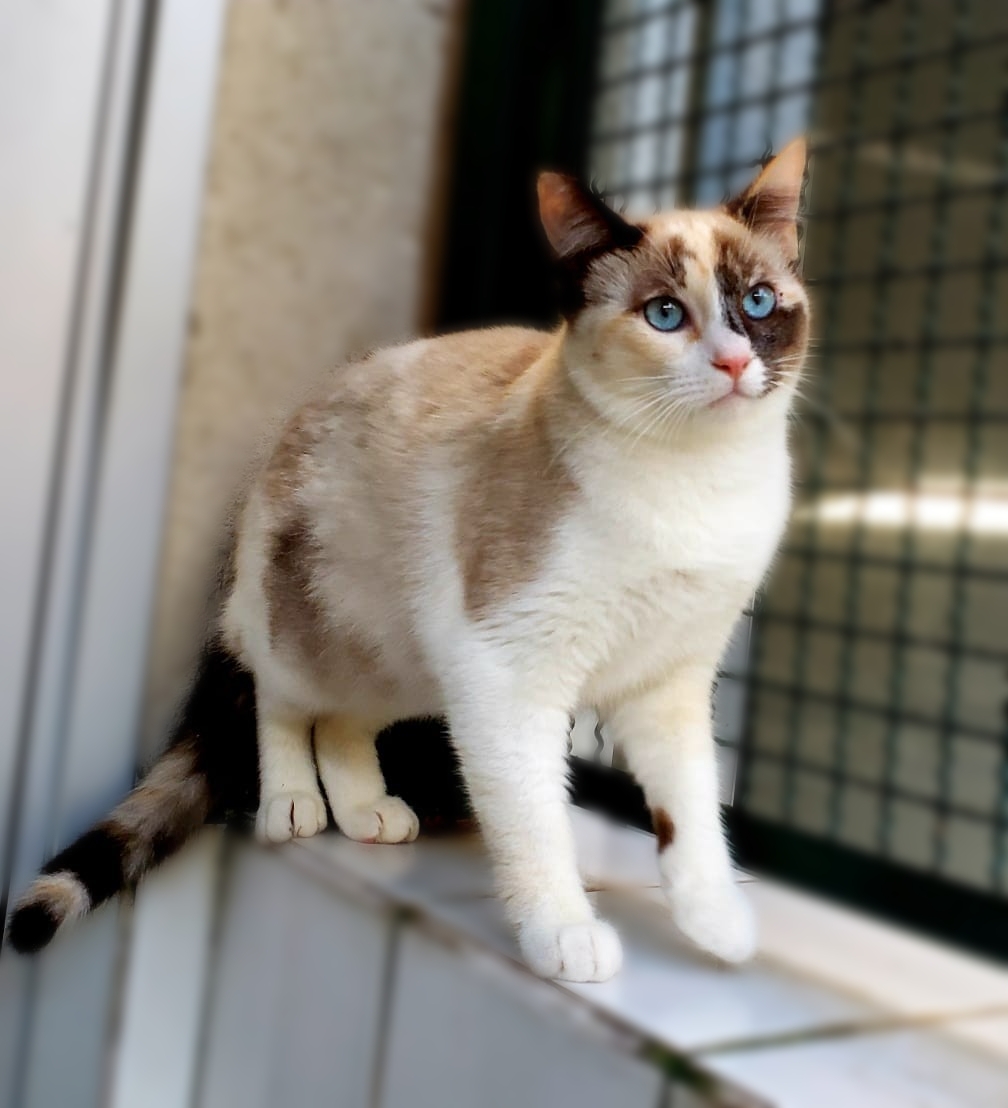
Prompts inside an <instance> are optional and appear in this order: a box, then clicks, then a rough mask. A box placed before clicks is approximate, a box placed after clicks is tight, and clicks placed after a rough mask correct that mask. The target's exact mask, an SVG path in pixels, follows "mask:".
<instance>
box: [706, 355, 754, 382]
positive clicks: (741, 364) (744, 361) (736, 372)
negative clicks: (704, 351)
mask: <svg viewBox="0 0 1008 1108" xmlns="http://www.w3.org/2000/svg"><path fill="white" fill-rule="evenodd" d="M751 361H752V353H751V351H749V350H740V349H738V348H737V347H736V348H735V349H733V350H716V351H715V352H714V354H713V356H712V357H711V365H712V366H713V367H714V368H715V369H719V370H721V372H722V373H727V374H728V376H729V377H730V378H731V379H732V380H733V381H737V380H738V379H739V378H740V377H741V376H742V374H743V373H745V369H746V366H747V365H748V364H749V363H750V362H751Z"/></svg>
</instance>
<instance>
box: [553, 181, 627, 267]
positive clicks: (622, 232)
mask: <svg viewBox="0 0 1008 1108" xmlns="http://www.w3.org/2000/svg"><path fill="white" fill-rule="evenodd" d="M538 191H539V218H540V219H541V220H542V225H543V230H544V231H545V232H546V238H547V240H548V241H549V244H550V246H551V247H552V248H553V252H554V253H555V254H556V256H557V258H558V259H559V260H560V261H561V262H563V263H564V264H565V265H566V266H568V267H571V268H574V269H579V268H584V267H586V266H587V264H588V263H589V262H590V261H591V260H592V259H593V258H597V257H598V256H599V255H600V254H606V253H608V252H609V251H610V250H628V249H630V248H631V247H634V246H636V245H637V243H638V242H640V240H641V237H642V236H643V234H644V232H643V231H642V230H641V229H640V228H639V227H635V226H634V225H633V224H632V223H627V221H626V220H625V219H623V218H622V217H621V216H620V215H618V214H617V213H616V212H614V211H613V210H612V208H610V207H608V206H607V205H606V204H605V203H603V201H602V200H601V198H600V197H598V196H596V195H595V194H594V193H593V192H591V191H590V190H589V189H586V188H585V187H584V186H583V185H582V184H581V183H580V181H578V180H577V178H575V177H571V176H569V175H568V174H566V173H551V172H545V173H540V174H539V181H538Z"/></svg>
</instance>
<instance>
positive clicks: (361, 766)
mask: <svg viewBox="0 0 1008 1108" xmlns="http://www.w3.org/2000/svg"><path fill="white" fill-rule="evenodd" d="M375 734H376V728H375V727H374V725H373V724H369V723H367V722H365V721H363V720H358V719H354V718H352V717H348V716H327V717H325V718H322V719H319V720H317V721H316V724H315V757H316V759H317V760H318V770H319V776H320V777H321V778H322V785H323V787H324V788H325V791H326V796H327V797H328V798H329V807H330V808H332V813H333V818H334V819H335V820H336V823H337V825H338V826H339V829H340V830H341V831H342V832H343V834H344V835H346V836H347V838H350V839H356V840H357V841H358V842H364V843H408V842H412V841H413V840H414V839H415V838H416V837H417V834H418V832H419V830H420V821H419V820H418V819H417V817H416V815H415V813H414V812H413V809H412V808H410V806H409V805H408V804H407V803H406V802H405V801H403V800H400V799H399V797H397V796H389V795H388V793H387V792H386V790H385V779H384V778H383V777H382V772H381V766H380V765H379V764H378V752H377V751H376V750H375Z"/></svg>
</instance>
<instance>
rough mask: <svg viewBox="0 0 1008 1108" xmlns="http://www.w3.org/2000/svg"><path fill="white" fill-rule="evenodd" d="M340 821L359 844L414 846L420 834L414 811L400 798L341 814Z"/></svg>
mask: <svg viewBox="0 0 1008 1108" xmlns="http://www.w3.org/2000/svg"><path fill="white" fill-rule="evenodd" d="M336 822H337V823H338V824H339V828H340V830H341V831H342V832H343V834H344V835H346V837H347V838H348V839H356V840H357V842H359V843H411V842H412V841H413V840H414V839H415V838H416V837H417V835H418V834H419V833H420V821H419V820H418V819H417V818H416V814H415V813H414V811H413V809H412V808H411V807H410V806H409V805H408V804H407V803H406V802H405V801H404V800H400V799H399V797H397V796H383V797H382V798H381V799H380V800H374V801H371V802H370V803H368V804H359V805H357V807H356V808H350V809H349V810H347V811H345V812H344V811H341V812H340V813H339V815H338V816H337V817H336Z"/></svg>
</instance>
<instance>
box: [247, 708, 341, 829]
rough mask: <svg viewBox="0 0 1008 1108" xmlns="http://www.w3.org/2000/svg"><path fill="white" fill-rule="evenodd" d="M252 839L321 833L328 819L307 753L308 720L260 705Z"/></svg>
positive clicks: (309, 756) (301, 716) (309, 753)
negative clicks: (256, 805)
mask: <svg viewBox="0 0 1008 1108" xmlns="http://www.w3.org/2000/svg"><path fill="white" fill-rule="evenodd" d="M258 740H259V785H260V794H259V812H258V814H257V815H256V835H257V836H258V837H259V838H260V839H262V840H263V841H265V842H271V843H282V842H286V841H287V840H288V839H292V838H308V837H309V836H311V835H315V834H317V833H318V832H319V831H322V830H324V828H325V826H326V823H327V822H328V817H327V815H326V810H325V801H324V800H323V799H322V793H321V792H320V791H319V787H318V778H317V777H316V774H315V762H314V760H313V759H312V750H311V720H310V719H309V718H308V717H307V716H303V715H300V714H298V713H295V712H288V711H278V710H275V709H273V708H272V707H271V706H270V705H268V704H262V703H261V704H260V705H259V712H258Z"/></svg>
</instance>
